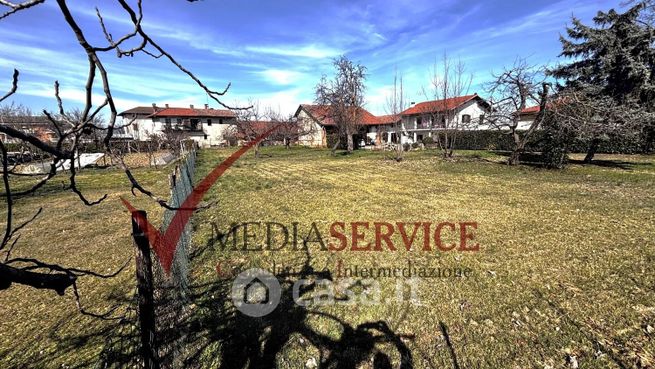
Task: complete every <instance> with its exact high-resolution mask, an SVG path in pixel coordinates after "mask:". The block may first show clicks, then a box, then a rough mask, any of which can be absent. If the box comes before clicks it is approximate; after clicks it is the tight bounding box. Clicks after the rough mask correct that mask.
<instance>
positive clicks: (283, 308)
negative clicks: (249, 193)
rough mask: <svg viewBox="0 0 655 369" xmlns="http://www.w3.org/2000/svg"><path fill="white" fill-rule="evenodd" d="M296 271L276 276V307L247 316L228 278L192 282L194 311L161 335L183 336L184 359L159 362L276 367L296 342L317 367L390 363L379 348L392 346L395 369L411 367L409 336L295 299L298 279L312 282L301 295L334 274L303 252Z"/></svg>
mask: <svg viewBox="0 0 655 369" xmlns="http://www.w3.org/2000/svg"><path fill="white" fill-rule="evenodd" d="M298 270H299V272H297V273H284V274H278V275H276V277H277V279H278V280H279V281H280V286H281V288H282V293H281V296H282V298H281V300H280V303H279V305H278V306H277V308H276V309H275V311H273V312H272V313H271V314H269V315H266V316H264V317H261V318H251V317H248V316H245V315H243V314H241V313H240V312H238V311H237V310H236V309H235V308H234V307H233V305H232V303H231V299H230V295H229V294H230V290H231V285H232V280H231V279H229V280H218V281H216V282H214V283H210V284H206V285H202V286H195V287H193V294H194V296H192V300H193V301H194V302H195V304H196V305H195V306H196V307H195V308H194V310H195V311H194V313H193V314H190V315H189V316H188V319H187V320H186V321H184V322H182V324H183V326H184V328H183V329H180V328H181V327H180V326H179V325H178V326H176V327H175V328H174V331H175V332H182V333H181V334H172V335H168V334H167V332H161V333H162V334H160V337H165V338H167V339H168V340H171V339H172V340H179V339H182V340H183V341H184V344H183V345H182V348H183V351H184V352H183V356H184V360H182V361H178V360H179V359H177V358H173V357H164V358H163V359H164V360H163V361H164V362H169V363H170V362H173V361H178V363H179V364H181V365H182V366H184V367H203V366H211V367H218V368H244V369H245V368H249V369H256V368H277V367H278V366H277V362H278V359H279V358H280V356H279V355H280V353H283V352H284V351H285V349H287V348H288V346H289V345H290V344H298V345H301V346H303V345H304V346H305V347H303V352H306V350H307V349H309V348H310V347H311V348H313V351H314V352H316V355H315V356H316V357H312V358H310V360H312V359H313V360H312V361H313V363H314V364H315V367H316V368H353V369H355V368H358V367H361V366H362V365H363V364H364V363H367V362H372V363H373V367H374V368H391V367H392V366H391V362H392V359H391V356H390V355H389V354H390V353H388V352H385V351H384V350H382V349H381V348H380V346H381V345H391V347H393V349H394V350H395V356H396V357H399V358H400V363H399V365H398V366H397V367H398V368H402V369H411V368H413V367H414V362H413V358H412V353H411V351H410V349H409V348H408V347H407V345H406V344H405V342H404V340H408V339H412V338H413V336H409V335H399V334H396V333H395V332H394V331H393V330H392V329H391V327H390V326H389V325H388V324H387V322H385V321H374V322H366V323H362V324H358V325H356V326H353V325H351V324H349V323H347V322H346V321H344V320H343V319H340V318H339V317H337V316H334V315H331V314H328V313H325V312H320V311H315V310H312V309H310V308H309V307H305V306H301V305H298V304H296V302H295V301H294V300H293V298H292V296H293V291H292V290H293V285H294V283H295V282H296V281H297V280H299V279H305V280H312V281H314V282H312V283H311V284H303V285H301V286H300V289H299V291H298V292H299V296H300V298H302V297H303V296H308V294H311V292H312V291H314V290H315V289H316V282H315V281H316V280H317V279H324V280H325V279H327V280H331V279H332V276H331V274H330V273H329V272H326V271H315V270H314V269H313V268H312V267H311V265H310V258H309V255H305V260H304V262H303V264H302V267H301V268H298ZM314 318H317V319H324V320H326V321H329V322H330V326H334V327H336V328H335V329H331V330H330V334H327V333H323V332H318V331H317V330H316V329H315V328H313V327H312V325H311V324H310V323H309V320H310V319H314ZM332 333H334V334H332ZM335 334H336V335H337V336H338V337H335ZM298 337H300V338H301V339H299V338H298ZM164 344H165V343H164ZM219 356H220V357H219ZM305 360H306V358H305ZM302 362H303V364H304V363H305V361H304V360H302ZM287 364H288V363H287ZM310 366H312V365H310Z"/></svg>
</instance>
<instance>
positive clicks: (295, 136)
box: [268, 110, 316, 149]
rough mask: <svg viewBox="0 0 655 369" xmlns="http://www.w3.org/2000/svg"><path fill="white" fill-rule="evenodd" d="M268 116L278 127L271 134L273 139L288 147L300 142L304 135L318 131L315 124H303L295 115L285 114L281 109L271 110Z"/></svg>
mask: <svg viewBox="0 0 655 369" xmlns="http://www.w3.org/2000/svg"><path fill="white" fill-rule="evenodd" d="M268 118H269V119H270V120H271V123H272V124H274V125H275V126H277V127H278V128H277V129H276V130H275V131H274V132H273V133H272V134H271V140H273V141H279V142H282V144H283V145H284V147H285V148H287V149H288V148H289V147H290V146H291V145H294V144H296V143H298V142H299V141H300V139H301V138H302V137H305V136H310V135H313V134H314V133H315V132H316V126H315V125H314V124H301V122H299V121H298V120H297V119H296V118H295V117H294V116H293V115H290V116H284V115H282V114H281V113H280V112H279V111H274V110H269V112H268Z"/></svg>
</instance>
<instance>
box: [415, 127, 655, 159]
mask: <svg viewBox="0 0 655 369" xmlns="http://www.w3.org/2000/svg"><path fill="white" fill-rule="evenodd" d="M521 134H522V132H521ZM543 138H544V132H543V131H537V132H535V133H534V134H533V136H532V139H531V140H530V142H529V143H528V144H527V145H526V147H525V150H526V151H543V148H544V139H543ZM424 143H425V144H426V145H429V144H431V142H430V138H428V137H426V138H425V139H424ZM513 147H514V140H513V139H512V137H511V136H510V135H508V134H505V133H503V132H500V131H496V130H487V131H461V132H459V133H458V135H457V140H456V142H455V149H456V150H503V151H509V150H512V148H513ZM648 147H649V146H648V145H647V144H646V142H645V139H644V137H643V136H641V135H639V134H632V135H614V136H606V137H604V138H603V140H602V141H601V143H600V146H599V148H598V153H603V154H637V153H643V152H644V151H648V150H649V149H648ZM588 148H589V141H587V140H583V139H575V140H573V142H572V144H571V146H570V147H569V152H586V151H587V149H588Z"/></svg>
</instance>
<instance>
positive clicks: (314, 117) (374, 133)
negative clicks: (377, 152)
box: [294, 104, 400, 147]
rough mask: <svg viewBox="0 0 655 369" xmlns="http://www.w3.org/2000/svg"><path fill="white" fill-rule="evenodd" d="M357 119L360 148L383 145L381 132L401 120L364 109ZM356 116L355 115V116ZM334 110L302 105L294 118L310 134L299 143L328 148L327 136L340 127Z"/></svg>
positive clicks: (359, 110) (321, 106) (320, 106)
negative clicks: (335, 119) (335, 118)
mask: <svg viewBox="0 0 655 369" xmlns="http://www.w3.org/2000/svg"><path fill="white" fill-rule="evenodd" d="M357 109H358V112H357V117H358V119H359V122H357V126H359V128H360V132H359V134H358V135H357V136H358V140H359V141H360V142H357V145H358V146H372V145H379V144H380V143H381V141H380V138H381V132H383V131H386V130H387V128H388V127H389V126H391V125H393V124H394V123H396V122H397V121H399V120H400V117H399V116H391V115H386V116H381V117H378V116H375V115H373V114H371V113H370V112H369V111H368V110H366V109H364V108H361V107H359V108H357ZM353 115H355V114H353ZM332 116H333V114H332V109H331V107H330V106H327V105H310V104H301V105H300V106H299V107H298V109H297V110H296V113H295V114H294V117H295V118H296V119H297V121H298V124H299V125H300V127H302V128H303V129H304V130H305V131H307V132H310V133H309V134H307V135H304V136H301V137H300V139H299V143H300V144H301V145H305V146H314V147H325V146H327V136H328V135H330V134H335V133H337V131H338V127H337V125H336V123H335V122H334V120H333V118H332Z"/></svg>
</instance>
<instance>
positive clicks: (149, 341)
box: [132, 210, 159, 369]
mask: <svg viewBox="0 0 655 369" xmlns="http://www.w3.org/2000/svg"><path fill="white" fill-rule="evenodd" d="M147 224H148V223H147V214H146V212H145V211H143V210H139V211H135V212H134V213H132V237H133V238H134V246H135V251H136V280H137V282H136V283H137V291H138V293H139V324H140V330H141V358H142V359H143V367H144V368H145V369H158V368H159V364H158V363H157V346H156V344H155V304H154V297H153V282H152V258H151V257H150V245H149V243H148V237H147V235H146V232H145V230H146V229H147V228H146V227H147Z"/></svg>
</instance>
